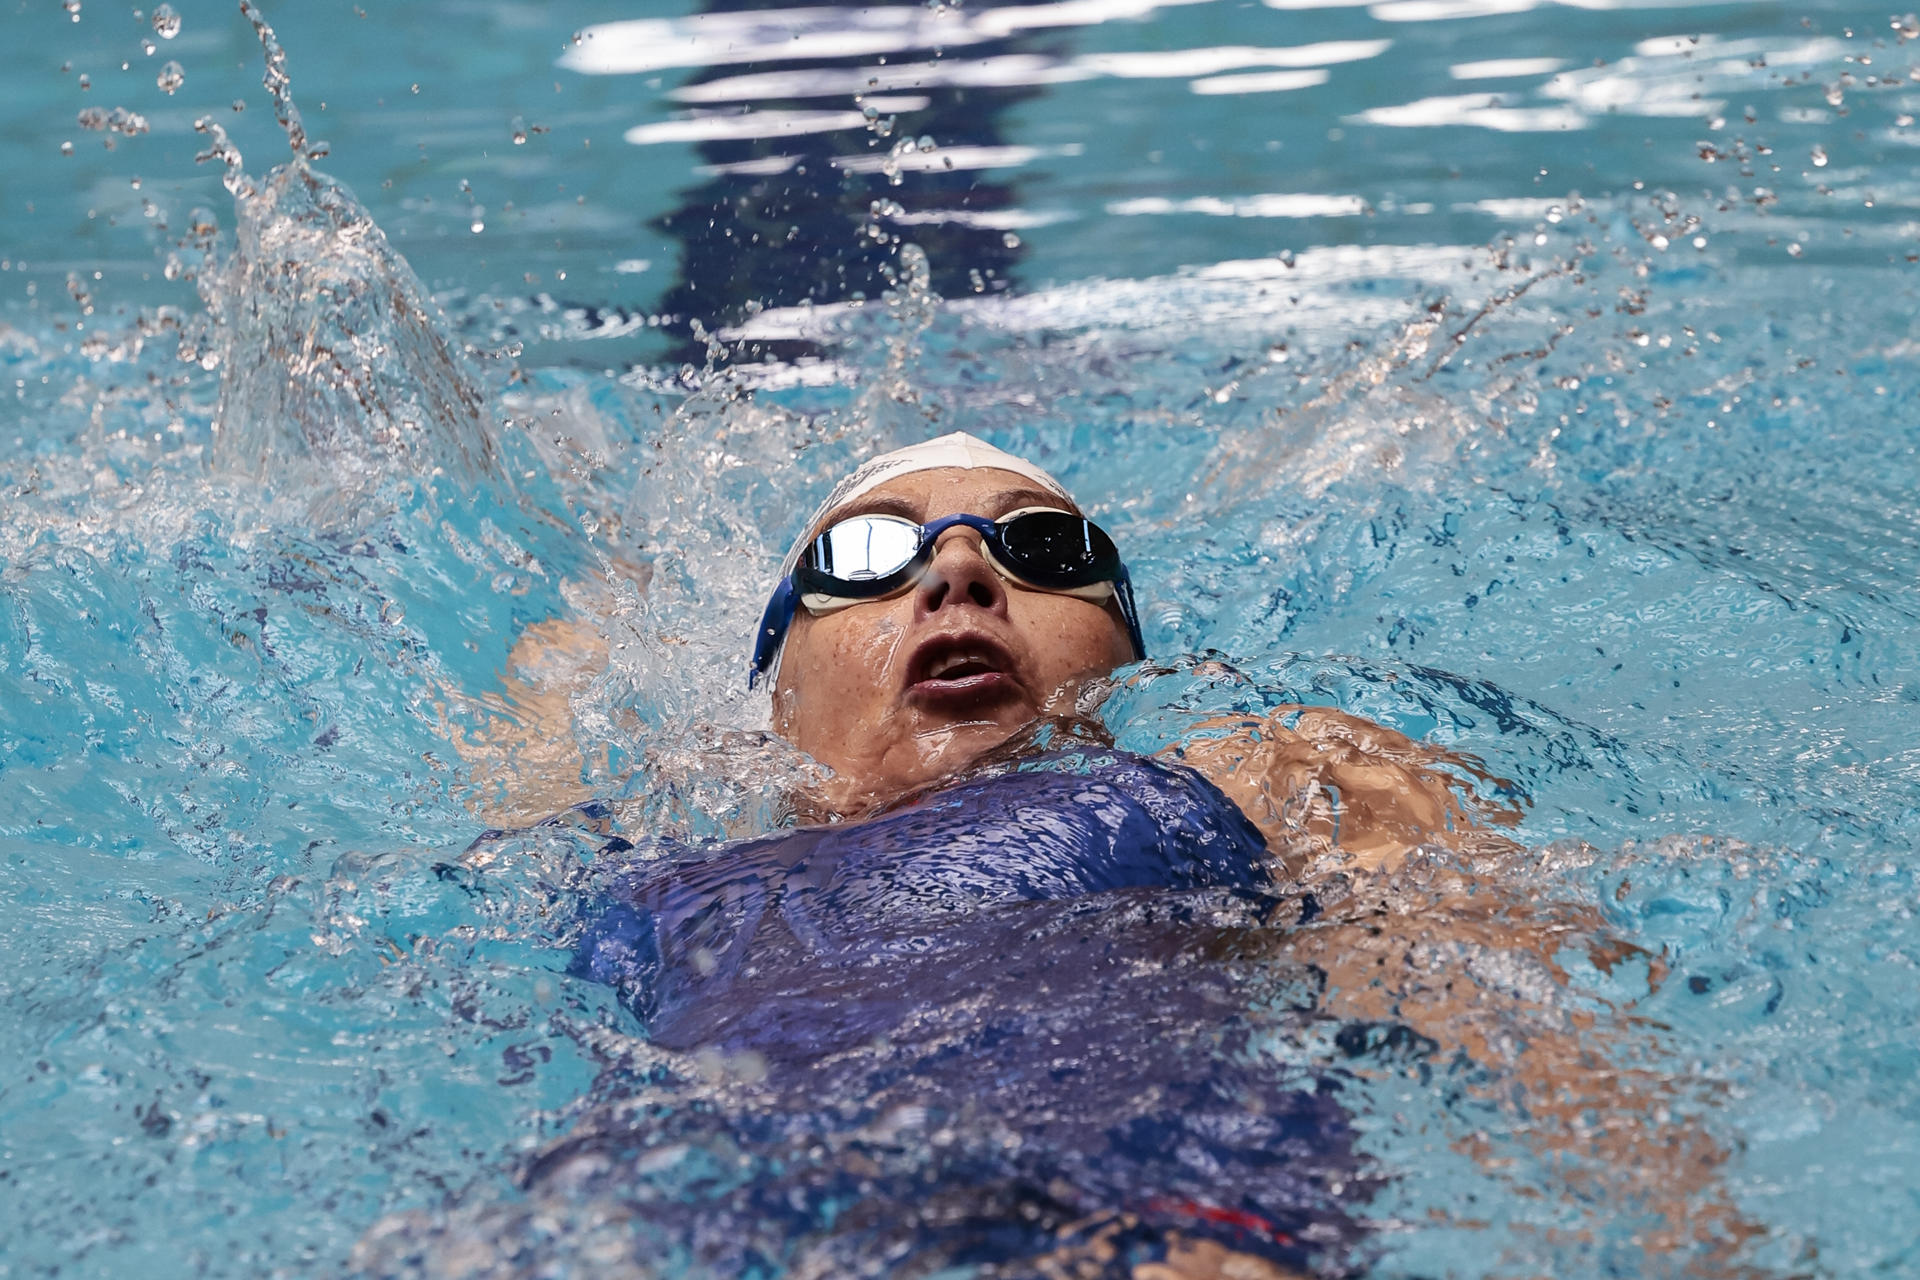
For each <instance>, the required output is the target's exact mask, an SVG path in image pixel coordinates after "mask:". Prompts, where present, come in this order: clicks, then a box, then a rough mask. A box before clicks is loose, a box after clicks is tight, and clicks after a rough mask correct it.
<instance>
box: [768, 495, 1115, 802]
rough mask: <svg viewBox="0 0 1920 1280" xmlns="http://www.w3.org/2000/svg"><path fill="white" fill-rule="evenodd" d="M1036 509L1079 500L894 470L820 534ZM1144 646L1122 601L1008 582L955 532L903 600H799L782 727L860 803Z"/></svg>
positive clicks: (776, 702)
mask: <svg viewBox="0 0 1920 1280" xmlns="http://www.w3.org/2000/svg"><path fill="white" fill-rule="evenodd" d="M1028 507H1045V508H1048V509H1051V510H1071V509H1072V508H1071V504H1069V503H1068V502H1066V501H1065V500H1064V499H1062V498H1060V497H1058V496H1056V495H1054V494H1050V493H1048V492H1046V491H1045V490H1042V489H1038V488H1036V487H1035V486H1034V485H1033V484H1032V483H1031V482H1030V481H1028V480H1026V479H1025V478H1023V477H1021V476H1018V475H1015V474H1013V473H1011V472H1007V471H996V470H992V469H988V468H972V469H962V468H941V469H938V470H932V471H920V472H915V473H912V474H909V475H904V476H901V477H899V478H897V479H894V480H891V481H889V482H888V483H886V484H884V485H882V486H880V487H879V488H877V489H875V490H873V491H872V492H871V493H868V494H865V495H863V496H862V497H860V498H859V499H858V500H856V501H855V502H853V503H850V504H849V505H847V506H845V507H842V508H840V509H839V510H837V511H834V512H832V513H830V514H829V515H828V516H827V517H825V518H824V519H823V520H822V521H821V522H820V524H819V526H818V527H816V528H815V529H814V530H812V531H811V532H814V533H818V532H819V530H820V529H821V528H824V527H826V526H827V525H829V524H832V523H833V522H835V521H837V520H841V519H845V518H846V517H847V516H851V515H860V514H866V513H871V512H886V513H888V514H891V515H900V516H905V517H906V518H908V519H910V520H914V521H916V522H918V523H921V524H926V523H929V522H930V521H933V520H936V519H938V518H940V517H941V516H946V515H953V514H957V513H962V512H964V513H968V514H972V515H980V516H986V517H987V518H989V519H998V518H999V517H1001V516H1003V515H1006V514H1008V513H1009V512H1012V511H1017V510H1021V509H1023V508H1028ZM1134 656H1135V655H1134V653H1133V648H1132V645H1131V644H1130V643H1129V642H1128V640H1127V633H1126V626H1125V624H1124V622H1123V621H1122V620H1121V617H1120V614H1119V610H1118V607H1117V606H1115V605H1114V604H1113V603H1112V602H1111V601H1108V602H1106V603H1104V604H1103V603H1100V602H1096V601H1091V600H1083V599H1080V598H1079V597H1077V596H1066V595H1058V594H1055V593H1053V592H1048V591H1040V590H1036V589H1032V588H1028V587H1025V586H1022V585H1020V584H1018V583H1013V582H1009V581H1008V580H1007V579H1005V578H1003V577H1001V576H1000V575H999V574H998V573H996V572H995V571H994V569H993V566H992V565H990V564H989V563H988V562H987V559H986V557H985V555H984V554H982V547H981V542H980V535H979V534H978V533H976V532H974V531H973V530H971V529H967V528H954V529H949V530H947V531H946V532H945V533H943V534H941V535H940V539H939V541H938V542H937V543H936V544H935V552H934V556H933V560H932V562H931V563H930V564H929V565H928V566H927V570H926V573H925V574H924V575H923V576H922V577H921V579H920V581H919V582H917V583H916V584H914V585H913V586H912V587H910V588H909V589H907V590H906V591H904V592H902V593H901V594H899V595H895V596H890V597H887V598H885V599H881V600H873V601H865V602H862V603H860V604H857V605H853V606H851V607H848V608H844V609H839V610H836V611H833V612H831V613H824V614H819V615H815V614H812V613H810V612H808V611H807V610H806V609H805V608H802V609H800V610H799V612H798V613H797V614H796V615H795V618H794V624H793V629H792V630H791V631H790V632H789V634H788V636H787V642H786V648H785V651H784V653H783V654H782V655H781V658H780V670H779V674H778V676H777V677H776V679H775V681H774V692H773V725H774V729H775V731H776V732H778V733H779V734H780V735H781V736H782V737H784V738H786V739H787V740H788V741H789V742H792V743H793V744H794V745H795V746H797V747H799V748H800V749H801V750H803V751H805V752H806V753H807V754H809V755H811V756H812V757H813V758H814V759H815V760H818V761H820V762H821V763H822V764H825V765H827V766H828V767H830V768H831V769H833V771H834V773H835V775H836V778H837V784H836V787H835V788H834V794H833V796H832V799H831V805H832V807H833V808H834V809H837V810H838V811H840V812H842V813H854V812H858V811H860V810H862V809H864V808H866V807H868V806H870V805H872V804H874V803H877V802H882V801H885V800H887V799H890V798H892V797H894V796H897V795H899V794H901V793H903V792H906V791H909V790H911V789H913V788H915V787H918V786H921V785H924V784H926V783H929V782H933V781H935V780H937V779H939V778H942V777H945V776H947V775H948V774H951V773H953V772H954V771H955V770H957V769H959V768H961V767H962V766H964V765H965V764H966V763H967V762H968V761H969V760H971V759H973V758H974V757H975V756H977V755H979V754H980V753H981V752H983V751H986V750H988V749H990V748H992V747H995V746H998V745H999V744H1000V743H1002V742H1005V741H1006V740H1007V739H1008V738H1009V737H1011V736H1012V735H1013V734H1014V733H1015V732H1016V731H1017V730H1019V729H1020V728H1021V727H1022V726H1024V725H1027V724H1030V723H1031V722H1032V721H1033V720H1034V719H1035V718H1036V717H1037V716H1039V715H1041V714H1043V713H1045V712H1047V711H1048V710H1049V709H1051V708H1054V707H1056V706H1059V705H1061V703H1062V700H1063V699H1064V700H1065V701H1066V704H1067V705H1070V704H1071V699H1072V694H1073V691H1074V690H1075V689H1076V688H1077V687H1078V686H1079V684H1080V683H1081V682H1082V681H1084V680H1086V679H1087V678H1088V677H1091V676H1102V675H1106V674H1107V673H1108V672H1110V671H1112V670H1113V669H1114V668H1115V667H1117V666H1120V665H1121V664H1123V663H1127V662H1131V661H1132V660H1133V659H1134Z"/></svg>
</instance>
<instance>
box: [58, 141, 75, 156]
mask: <svg viewBox="0 0 1920 1280" xmlns="http://www.w3.org/2000/svg"><path fill="white" fill-rule="evenodd" d="M60 154H61V155H63V156H70V155H72V154H73V144H72V143H71V142H63V143H61V144H60Z"/></svg>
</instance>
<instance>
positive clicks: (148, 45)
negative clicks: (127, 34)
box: [140, 40, 160, 58]
mask: <svg viewBox="0 0 1920 1280" xmlns="http://www.w3.org/2000/svg"><path fill="white" fill-rule="evenodd" d="M159 47H160V46H159V45H157V44H155V43H154V42H153V41H151V40H142V41H141V42H140V52H142V53H144V54H146V55H147V56H148V57H149V58H151V57H152V56H153V51H154V50H155V49H158V48H159Z"/></svg>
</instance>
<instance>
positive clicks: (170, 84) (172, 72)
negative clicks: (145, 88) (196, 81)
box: [153, 62, 187, 93]
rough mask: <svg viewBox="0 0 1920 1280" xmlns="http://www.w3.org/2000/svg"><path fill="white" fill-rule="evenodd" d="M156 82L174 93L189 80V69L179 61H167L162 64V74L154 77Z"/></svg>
mask: <svg viewBox="0 0 1920 1280" xmlns="http://www.w3.org/2000/svg"><path fill="white" fill-rule="evenodd" d="M153 82H154V83H155V84H157V85H159V86H160V87H161V88H162V89H164V90H165V91H166V92H168V93H172V92H173V91H174V90H175V89H178V88H179V87H180V86H181V85H183V84H185V83H186V82H187V70H186V68H185V67H183V66H181V65H180V64H179V63H177V62H165V63H162V64H161V66H160V74H159V75H158V76H155V77H154V81H153Z"/></svg>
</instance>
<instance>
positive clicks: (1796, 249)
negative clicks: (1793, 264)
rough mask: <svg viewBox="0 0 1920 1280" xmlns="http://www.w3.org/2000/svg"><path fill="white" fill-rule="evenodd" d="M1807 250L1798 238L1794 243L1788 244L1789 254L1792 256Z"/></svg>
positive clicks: (1797, 255) (1794, 256)
mask: <svg viewBox="0 0 1920 1280" xmlns="http://www.w3.org/2000/svg"><path fill="white" fill-rule="evenodd" d="M1806 251H1807V247H1806V246H1805V245H1803V244H1801V243H1800V242H1799V241H1798V240H1795V241H1794V242H1793V243H1792V244H1790V245H1788V246H1787V256H1788V257H1790V258H1797V257H1799V256H1800V255H1801V254H1803V253H1805V252H1806Z"/></svg>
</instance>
